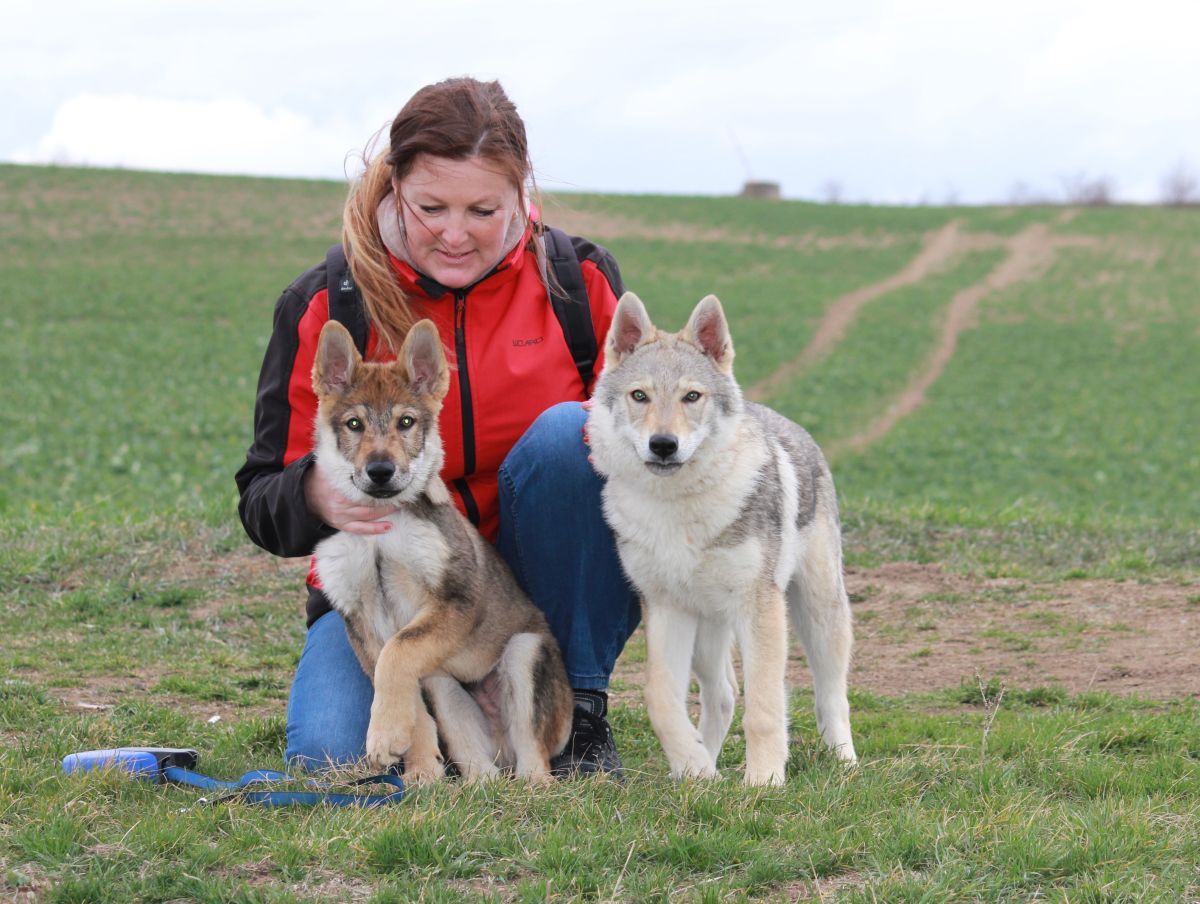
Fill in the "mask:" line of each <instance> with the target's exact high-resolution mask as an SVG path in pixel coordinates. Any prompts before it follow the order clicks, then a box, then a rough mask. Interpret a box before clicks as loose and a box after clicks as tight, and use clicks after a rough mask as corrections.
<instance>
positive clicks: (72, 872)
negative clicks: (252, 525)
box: [0, 682, 1200, 901]
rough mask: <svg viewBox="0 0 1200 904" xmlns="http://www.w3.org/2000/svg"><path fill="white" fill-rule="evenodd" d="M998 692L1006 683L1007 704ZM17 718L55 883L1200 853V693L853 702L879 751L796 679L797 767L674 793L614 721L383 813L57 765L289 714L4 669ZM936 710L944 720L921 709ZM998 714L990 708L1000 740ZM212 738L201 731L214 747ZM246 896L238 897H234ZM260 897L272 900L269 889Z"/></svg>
mask: <svg viewBox="0 0 1200 904" xmlns="http://www.w3.org/2000/svg"><path fill="white" fill-rule="evenodd" d="M995 696H996V690H995V689H994V688H993V690H992V693H991V695H990V696H989V697H988V698H987V699H988V700H989V701H990V702H994V700H995ZM0 703H2V707H0V725H3V726H4V728H5V730H6V731H7V730H9V728H10V727H11V726H12V725H13V724H14V723H20V722H26V721H29V720H32V719H37V720H38V722H39V725H40V726H41V728H40V731H39V732H38V733H37V734H36V735H32V736H30V737H27V738H25V739H24V740H23V741H22V742H21V743H20V744H19V745H15V748H14V747H10V749H8V750H6V751H5V753H4V755H3V770H2V772H0V775H2V784H0V819H3V821H4V824H5V825H7V826H8V831H7V832H6V835H5V838H4V841H3V850H4V852H5V854H4V856H5V861H6V864H7V866H6V869H7V873H6V874H4V878H3V882H5V883H6V885H4V886H0V887H6V888H7V889H8V890H9V891H16V890H19V889H21V888H23V887H37V886H38V884H39V883H40V884H41V885H42V887H44V888H52V889H53V891H52V894H50V895H49V896H48V899H49V900H55V901H70V900H87V901H132V900H139V901H141V900H163V901H166V900H179V899H187V900H193V899H194V900H230V899H236V900H266V901H276V900H278V901H285V900H295V899H311V900H322V899H334V900H336V899H342V898H343V897H345V898H347V899H348V897H349V896H348V892H349V891H350V890H355V889H357V890H358V891H366V892H369V894H370V895H371V899H372V900H380V901H384V900H415V899H421V900H453V899H458V900H461V899H464V898H466V899H480V900H534V899H536V900H544V899H545V898H546V897H547V896H549V897H551V898H552V899H554V900H595V899H617V900H638V901H641V900H663V901H666V900H695V901H703V900H744V899H748V898H754V897H759V896H768V897H770V896H775V897H778V896H780V895H784V894H785V890H786V889H791V890H792V893H793V895H794V894H795V893H796V891H797V890H803V889H807V894H808V895H810V896H812V897H813V898H814V899H815V897H816V893H817V886H816V885H815V884H813V883H814V882H818V883H822V887H828V888H833V887H839V888H840V891H839V898H838V900H846V901H869V900H888V901H910V900H911V901H918V900H947V899H956V900H957V899H962V898H976V899H986V900H1014V899H1022V900H1027V899H1030V898H1035V897H1048V898H1061V897H1063V896H1066V897H1067V898H1069V899H1071V900H1075V899H1077V896H1081V897H1087V896H1089V895H1100V896H1102V897H1103V899H1105V900H1125V899H1129V900H1184V899H1185V898H1186V896H1187V895H1189V894H1193V895H1194V894H1195V892H1196V890H1197V888H1196V885H1197V880H1196V875H1195V863H1196V861H1197V857H1198V856H1200V831H1198V829H1200V822H1198V816H1200V813H1198V805H1197V800H1200V797H1198V792H1200V786H1198V778H1197V769H1196V759H1195V758H1196V751H1197V746H1196V745H1197V741H1198V740H1200V738H1198V736H1197V724H1198V723H1197V712H1196V706H1195V704H1194V703H1191V702H1188V703H1178V704H1172V705H1167V706H1152V705H1149V704H1146V703H1143V702H1139V701H1137V700H1121V699H1117V698H1112V697H1107V696H1103V695H1086V696H1080V697H1069V696H1067V695H1064V694H1062V693H1061V692H1056V691H1054V690H1053V689H1036V688H1035V689H1029V690H1027V691H1015V690H1014V691H1009V692H1008V693H1007V694H1006V695H1005V696H1004V698H1003V700H1002V701H1001V705H1000V708H999V710H998V711H997V712H993V711H992V710H991V709H989V708H988V707H987V706H985V705H984V698H983V697H981V696H979V695H975V694H968V693H958V692H953V691H948V692H945V693H943V694H940V695H929V696H926V697H919V698H912V699H908V700H888V699H882V698H873V697H869V696H857V697H856V698H855V699H854V701H853V703H854V706H855V710H856V716H857V724H856V729H857V732H858V734H859V737H860V738H861V739H862V745H861V748H862V749H861V751H860V753H861V755H862V757H863V764H862V766H861V767H860V768H859V769H857V770H855V771H853V772H846V771H845V770H844V769H843V768H842V767H841V766H840V765H838V764H837V763H836V762H834V761H833V760H832V759H831V758H830V757H829V756H828V755H826V754H825V753H824V752H823V751H821V750H820V749H818V748H817V747H815V746H814V745H813V744H812V740H811V739H812V737H813V735H814V732H815V726H814V725H813V720H812V717H811V708H810V707H811V700H810V698H808V697H807V695H797V698H796V699H795V700H794V707H793V709H794V717H795V719H794V721H795V723H796V724H795V730H796V733H797V735H798V738H797V740H796V742H795V744H794V750H793V756H792V759H791V763H790V766H789V778H788V781H787V784H786V785H785V786H784V787H782V788H779V789H770V790H756V791H747V790H745V789H743V788H742V787H741V786H740V784H739V783H738V782H737V781H736V780H734V779H736V773H735V768H734V767H735V766H736V763H737V762H738V759H739V757H740V749H739V737H738V730H737V726H736V725H735V730H734V735H733V736H732V738H731V742H730V743H729V745H728V746H727V749H726V756H725V757H724V763H725V766H726V770H727V772H729V773H730V774H731V779H730V780H723V781H719V782H715V783H685V784H683V785H678V784H675V783H673V782H670V781H669V780H667V779H666V777H665V774H664V768H665V767H664V766H663V764H662V763H661V756H660V755H659V754H658V753H657V751H655V750H653V749H652V748H651V746H650V745H647V744H644V743H639V741H638V740H636V739H644V738H646V737H647V736H648V734H649V730H648V726H647V725H646V723H645V720H644V716H642V715H641V713H640V712H638V711H631V710H622V711H620V712H619V713H618V714H617V719H616V722H617V725H616V728H617V731H618V734H619V736H620V737H622V738H630V739H635V740H634V741H633V743H630V744H627V745H625V746H626V749H625V757H626V762H627V765H628V767H629V769H630V773H631V774H630V777H629V779H628V781H627V782H626V783H625V784H624V785H617V784H615V783H610V782H599V783H597V782H583V783H574V784H564V785H558V786H555V787H554V788H551V789H549V790H546V791H541V792H538V793H536V794H529V793H528V792H526V791H525V790H524V789H522V788H520V787H518V786H515V785H513V784H510V783H500V784H494V785H487V786H482V787H476V788H463V787H458V786H455V785H443V786H441V787H437V788H431V789H422V790H418V791H414V792H412V793H410V795H409V796H408V798H407V799H406V801H405V802H404V803H402V804H400V805H398V806H395V807H393V808H389V809H387V810H385V811H369V812H356V811H346V810H336V809H334V810H326V809H318V810H315V811H313V810H287V811H262V810H256V809H253V808H247V807H245V806H242V805H238V804H236V803H230V804H220V805H215V806H204V805H196V804H195V801H196V799H197V797H198V795H199V792H196V791H194V790H190V789H185V788H177V787H171V786H154V785H149V784H141V783H138V782H135V781H133V780H131V779H126V778H122V777H119V776H115V775H92V776H87V777H75V776H63V775H61V774H60V773H59V772H58V770H57V761H58V759H59V757H61V756H62V755H64V754H66V753H68V752H71V751H72V750H75V749H81V748H83V747H87V746H100V745H102V744H104V743H107V742H108V741H109V740H110V739H111V738H112V737H113V736H114V735H115V736H119V737H138V736H140V735H141V734H142V733H145V732H146V731H147V730H151V729H152V730H153V731H154V732H155V734H156V736H157V737H160V738H162V739H164V741H165V740H172V741H178V740H186V741H187V742H189V743H195V744H197V746H200V747H201V748H202V751H203V757H204V760H205V763H204V765H205V766H206V767H207V769H208V770H209V771H210V772H212V773H214V774H220V775H226V776H234V775H237V774H240V773H241V772H242V771H244V770H246V769H249V768H251V767H254V766H259V765H262V762H263V758H265V757H270V756H271V755H272V754H275V753H277V752H278V750H279V747H280V745H281V743H282V735H283V723H282V715H276V716H273V717H269V718H266V719H260V718H250V719H243V720H240V721H238V722H237V723H236V724H228V725H218V726H216V727H212V726H206V725H201V724H199V722H198V720H196V719H189V718H188V717H187V716H185V715H182V714H180V713H179V712H178V711H177V710H174V709H172V708H166V707H156V706H152V705H134V704H129V705H121V706H118V707H117V708H115V709H114V710H112V711H110V712H108V713H105V714H103V715H88V716H81V715H69V714H63V713H62V712H61V711H60V710H58V708H57V707H55V706H54V705H53V704H52V702H50V701H48V700H47V699H46V698H45V696H44V695H42V694H40V693H38V692H37V691H36V689H34V688H32V687H29V686H27V685H24V684H22V683H19V682H18V683H10V684H8V685H5V688H4V692H3V696H2V697H0ZM929 708H936V709H937V715H936V716H935V715H931V714H928V713H927V712H926V710H927V709H929ZM985 726H987V729H988V730H987V731H986V736H985V730H984V729H985ZM197 739H199V740H197ZM238 896H241V897H238ZM255 896H258V897H255Z"/></svg>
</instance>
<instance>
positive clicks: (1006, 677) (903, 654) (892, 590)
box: [793, 563, 1200, 699]
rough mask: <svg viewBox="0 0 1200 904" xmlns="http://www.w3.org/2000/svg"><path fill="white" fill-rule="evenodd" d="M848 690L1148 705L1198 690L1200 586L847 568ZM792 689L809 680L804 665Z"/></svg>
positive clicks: (900, 566) (897, 566) (912, 567)
mask: <svg viewBox="0 0 1200 904" xmlns="http://www.w3.org/2000/svg"><path fill="white" fill-rule="evenodd" d="M846 583H847V588H848V590H849V591H850V593H851V598H852V600H854V601H855V602H853V604H852V608H853V611H854V616H855V654H854V664H853V666H852V667H851V672H850V683H851V685H852V686H853V687H855V688H859V689H862V690H869V691H873V692H875V693H878V694H884V695H895V694H903V693H909V692H915V691H924V690H932V689H936V688H944V687H955V686H958V685H959V684H961V683H962V682H964V681H967V682H974V680H975V676H976V675H980V676H982V677H983V678H984V679H985V680H987V679H990V678H999V679H1000V680H1002V681H1004V682H1005V683H1006V684H1008V685H1010V686H1013V687H1023V688H1028V687H1038V686H1046V685H1053V686H1060V687H1062V688H1064V689H1066V690H1067V691H1069V692H1070V693H1082V692H1085V691H1089V690H1101V691H1110V692H1113V693H1117V694H1136V695H1138V696H1142V697H1148V698H1156V699H1175V698H1180V697H1192V696H1197V695H1200V588H1198V587H1197V586H1196V585H1190V586H1189V585H1184V584H1177V583H1169V582H1147V583H1137V582H1134V581H1121V582H1117V581H1101V580H1080V581H1063V582H1056V583H1033V582H1025V581H1018V580H1011V579H987V578H978V577H971V576H965V575H953V574H948V573H946V572H945V571H943V570H942V569H941V568H940V567H938V566H937V565H918V564H912V563H893V564H889V565H884V566H882V567H880V568H874V569H861V570H854V571H850V572H849V573H848V574H847V575H846ZM793 672H794V673H795V674H794V677H795V681H796V683H797V684H802V685H807V684H808V683H809V679H808V674H807V670H806V669H804V668H802V662H801V661H799V660H798V661H796V662H794V663H793Z"/></svg>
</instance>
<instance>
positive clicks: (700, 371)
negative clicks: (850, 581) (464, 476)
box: [588, 293, 855, 785]
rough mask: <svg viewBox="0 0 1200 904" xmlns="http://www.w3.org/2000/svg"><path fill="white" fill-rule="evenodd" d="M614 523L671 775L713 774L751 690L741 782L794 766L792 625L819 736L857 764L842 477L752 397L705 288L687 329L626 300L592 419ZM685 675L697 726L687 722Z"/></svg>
mask: <svg viewBox="0 0 1200 904" xmlns="http://www.w3.org/2000/svg"><path fill="white" fill-rule="evenodd" d="M588 436H589V438H590V442H591V446H592V459H593V461H594V463H595V466H596V469H597V470H598V471H599V472H600V473H601V474H602V475H603V476H604V477H605V478H607V480H606V483H605V488H604V514H605V518H606V519H607V521H608V523H609V524H610V525H611V526H612V528H613V531H614V532H615V533H616V538H617V548H618V551H619V553H620V557H621V564H622V565H623V566H624V569H625V571H626V573H627V574H628V576H629V578H630V580H632V582H633V584H634V585H635V586H636V588H637V590H638V591H639V593H640V594H641V597H642V611H643V616H644V621H645V626H646V644H647V666H648V667H647V676H646V688H645V694H646V709H647V712H648V714H649V716H650V722H651V724H652V725H653V727H654V731H655V733H656V734H657V735H658V739H659V741H660V742H661V743H662V746H663V750H664V751H665V753H666V755H667V760H668V761H669V763H670V766H671V774H672V775H674V776H677V777H684V776H713V775H716V774H717V768H716V760H717V754H718V753H719V752H720V749H721V744H722V742H723V741H724V739H725V735H726V733H727V732H728V730H729V723H730V721H731V719H732V716H733V705H734V698H735V696H736V692H737V682H736V676H735V673H734V670H733V664H732V656H731V650H732V646H733V644H734V642H735V640H736V642H737V645H738V647H739V649H740V652H741V658H742V667H743V673H744V675H743V677H744V680H745V696H746V701H745V702H746V712H745V719H744V727H745V734H746V772H745V781H746V783H747V784H750V785H764V784H779V783H780V782H782V781H783V777H784V766H785V764H786V762H787V691H786V687H785V677H786V676H785V670H786V665H787V653H788V643H787V621H788V618H787V616H788V613H789V612H790V615H791V620H792V622H793V624H794V625H795V627H796V628H797V630H798V633H799V634H800V637H801V639H802V641H803V643H804V651H805V654H806V655H807V657H808V662H809V665H810V667H811V669H812V674H813V684H814V686H815V691H816V709H817V725H818V727H819V729H820V732H821V737H822V738H823V739H824V740H825V742H826V743H827V744H828V745H829V746H830V747H832V748H833V750H834V752H835V753H836V755H837V756H838V757H840V758H841V759H843V760H846V761H849V762H853V761H854V760H855V753H854V745H853V742H852V741H851V737H850V707H849V704H848V702H847V699H846V675H847V670H848V668H849V661H850V647H851V625H850V606H849V601H848V599H847V597H846V590H845V587H844V585H843V582H842V545H841V530H840V526H839V522H838V510H837V498H836V495H835V493H834V487H833V479H832V477H831V476H830V473H829V468H828V466H827V465H826V463H825V459H824V457H823V456H822V454H821V451H820V449H818V448H817V445H816V443H814V442H813V440H812V437H810V436H809V435H808V433H807V432H806V431H805V430H804V429H802V428H801V427H799V426H797V425H796V424H794V423H792V422H791V421H789V420H787V419H786V418H784V417H782V416H781V415H779V414H777V413H776V412H774V411H772V410H770V409H769V408H764V407H763V406H761V405H755V404H753V403H748V402H744V401H743V399H742V394H741V391H740V390H739V389H738V385H737V383H736V382H735V381H734V378H733V343H732V341H731V340H730V336H729V327H728V325H727V323H726V320H725V314H724V312H723V310H722V309H721V303H720V302H719V301H718V300H717V299H716V298H715V297H714V296H712V295H710V296H708V297H707V298H705V299H704V300H703V301H701V302H700V303H699V304H698V305H697V306H696V308H695V310H694V311H693V312H692V315H691V318H690V319H689V320H688V323H687V326H686V327H685V328H684V329H683V331H682V332H679V333H664V332H660V331H659V330H657V329H656V328H655V327H654V325H653V324H652V323H651V322H650V318H649V317H648V316H647V314H646V309H645V307H644V306H643V305H642V302H641V301H640V300H639V299H638V298H637V296H635V295H633V294H632V293H626V294H625V295H624V296H623V297H622V298H621V300H620V302H619V303H618V305H617V309H616V312H615V314H614V317H613V322H612V327H611V328H610V330H609V333H608V342H607V348H606V350H605V364H604V370H603V372H602V374H601V376H600V379H599V381H598V383H597V386H596V393H595V399H594V401H593V405H592V408H591V413H590V415H589V418H588ZM689 669H691V670H694V671H695V673H696V677H697V678H698V680H699V684H700V707H701V708H700V726H699V730H698V731H697V729H696V727H695V726H693V724H692V722H691V720H690V719H689V718H688V713H687V706H686V698H687V689H688V683H689Z"/></svg>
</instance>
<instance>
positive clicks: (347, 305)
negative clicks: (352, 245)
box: [325, 243, 367, 357]
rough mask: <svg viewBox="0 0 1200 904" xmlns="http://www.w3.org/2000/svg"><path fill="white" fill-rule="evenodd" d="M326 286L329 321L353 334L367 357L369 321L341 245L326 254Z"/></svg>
mask: <svg viewBox="0 0 1200 904" xmlns="http://www.w3.org/2000/svg"><path fill="white" fill-rule="evenodd" d="M325 285H326V288H327V289H328V290H329V319H330V320H336V321H337V322H338V323H340V324H341V325H342V326H344V327H345V328H346V329H347V330H349V331H350V335H351V336H352V337H353V338H354V345H355V347H356V348H357V349H358V353H359V354H360V355H362V356H363V357H366V354H367V318H366V315H365V314H364V313H363V302H362V297H361V296H360V295H359V294H358V287H357V286H356V285H354V280H353V278H351V276H350V266H349V264H348V263H347V262H346V252H345V250H344V249H343V248H342V246H341V243H338V244H337V245H334V246H333V247H332V248H330V249H329V250H328V251H327V252H325Z"/></svg>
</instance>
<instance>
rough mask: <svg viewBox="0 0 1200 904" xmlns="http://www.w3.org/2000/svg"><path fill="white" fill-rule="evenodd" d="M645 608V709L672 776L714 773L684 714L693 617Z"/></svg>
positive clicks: (693, 637) (666, 609)
mask: <svg viewBox="0 0 1200 904" xmlns="http://www.w3.org/2000/svg"><path fill="white" fill-rule="evenodd" d="M644 609H645V616H646V618H645V621H646V713H647V715H649V716H650V724H651V726H653V728H654V733H655V734H656V735H658V740H659V743H661V744H662V747H663V752H664V753H666V755H667V762H668V763H670V764H671V776H672V777H673V778H687V777H689V776H695V777H702V778H710V777H714V776H716V774H717V766H716V760H715V759H714V758H713V756H712V755H711V754H710V753H709V752H708V748H707V747H705V745H704V741H703V739H702V738H701V737H700V732H698V731H696V727H695V726H694V725H692V723H691V720H690V719H688V712H687V692H688V682H689V679H690V678H691V668H690V667H691V663H692V649H693V647H694V645H695V641H696V629H697V621H696V616H694V615H692V614H690V613H687V612H681V611H679V610H677V609H672V608H670V607H667V606H662V605H658V606H652V605H647V606H645V607H644Z"/></svg>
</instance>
